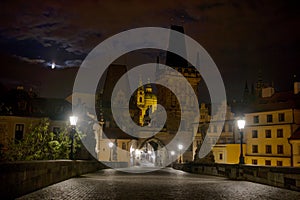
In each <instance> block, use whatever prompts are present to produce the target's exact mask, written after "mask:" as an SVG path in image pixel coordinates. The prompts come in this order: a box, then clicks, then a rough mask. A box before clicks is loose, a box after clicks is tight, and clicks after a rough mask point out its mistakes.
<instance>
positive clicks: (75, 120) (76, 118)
mask: <svg viewBox="0 0 300 200" xmlns="http://www.w3.org/2000/svg"><path fill="white" fill-rule="evenodd" d="M77 120H78V117H77V116H74V115H73V116H70V124H71V125H72V126H76V123H77Z"/></svg>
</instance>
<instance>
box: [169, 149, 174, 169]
mask: <svg viewBox="0 0 300 200" xmlns="http://www.w3.org/2000/svg"><path fill="white" fill-rule="evenodd" d="M170 153H171V161H172V162H171V163H172V164H171V165H172V167H173V162H174V161H173V159H174V158H173V157H174V155H175V151H171V152H170Z"/></svg>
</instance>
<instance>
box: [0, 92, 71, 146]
mask: <svg viewBox="0 0 300 200" xmlns="http://www.w3.org/2000/svg"><path fill="white" fill-rule="evenodd" d="M32 94H33V92H32V90H29V91H26V90H25V89H24V88H23V87H18V88H17V89H13V90H10V91H7V93H6V94H3V96H2V97H3V98H2V102H1V104H2V106H1V109H0V144H1V145H2V148H4V149H5V148H6V147H7V145H8V142H9V141H11V140H22V139H23V138H24V136H25V135H26V134H27V133H28V131H29V127H30V126H34V125H37V124H38V123H39V122H40V121H41V119H42V118H48V119H49V121H50V130H49V131H52V132H59V131H60V130H61V129H62V128H63V127H65V125H66V123H67V122H68V121H69V116H70V114H71V104H70V103H68V102H67V101H66V100H64V99H51V98H39V97H36V95H32Z"/></svg>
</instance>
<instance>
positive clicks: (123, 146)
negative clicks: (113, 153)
mask: <svg viewBox="0 0 300 200" xmlns="http://www.w3.org/2000/svg"><path fill="white" fill-rule="evenodd" d="M122 149H124V150H126V143H125V142H122Z"/></svg>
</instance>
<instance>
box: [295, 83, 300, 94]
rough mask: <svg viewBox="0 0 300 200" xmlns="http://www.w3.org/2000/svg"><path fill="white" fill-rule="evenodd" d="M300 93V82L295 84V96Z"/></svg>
mask: <svg viewBox="0 0 300 200" xmlns="http://www.w3.org/2000/svg"><path fill="white" fill-rule="evenodd" d="M299 92H300V82H294V94H298V93H299Z"/></svg>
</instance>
